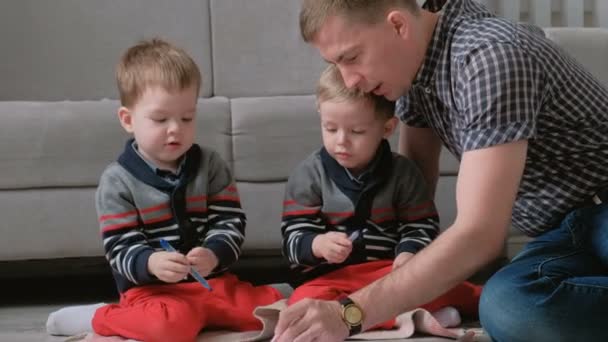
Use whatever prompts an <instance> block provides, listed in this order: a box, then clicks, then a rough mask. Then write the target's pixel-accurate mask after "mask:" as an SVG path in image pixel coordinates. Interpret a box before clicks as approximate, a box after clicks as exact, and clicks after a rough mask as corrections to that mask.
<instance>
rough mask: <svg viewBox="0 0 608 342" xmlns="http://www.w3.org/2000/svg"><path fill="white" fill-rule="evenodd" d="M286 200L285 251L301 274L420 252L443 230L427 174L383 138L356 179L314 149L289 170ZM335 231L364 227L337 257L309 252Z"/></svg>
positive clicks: (349, 231) (307, 275)
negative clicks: (332, 261) (331, 260)
mask: <svg viewBox="0 0 608 342" xmlns="http://www.w3.org/2000/svg"><path fill="white" fill-rule="evenodd" d="M283 206H284V208H283V222H282V224H281V232H282V234H283V254H284V255H285V256H286V257H287V259H288V260H289V262H290V263H291V264H292V268H293V269H294V271H295V272H297V273H299V274H300V276H301V278H302V279H301V280H305V279H311V278H314V277H316V276H319V275H322V274H325V273H327V272H331V271H333V270H335V269H337V268H341V267H343V266H345V265H351V264H357V263H362V262H366V261H370V260H379V259H390V260H393V259H394V258H395V257H396V256H397V255H398V254H399V253H401V252H410V253H416V252H417V251H419V250H420V249H422V248H424V247H425V246H427V245H428V244H429V243H431V241H432V240H433V239H434V238H435V237H436V236H437V234H438V233H439V223H438V221H439V218H438V215H437V211H436V209H435V205H434V203H433V202H432V201H431V200H430V198H429V195H428V191H427V189H426V186H425V183H424V179H423V178H422V174H421V173H420V171H419V170H418V169H417V167H416V166H415V164H414V163H413V162H412V161H410V160H408V159H406V158H405V157H403V156H401V155H399V154H397V153H393V152H391V150H390V146H389V144H388V142H387V141H386V140H385V141H383V142H382V143H381V144H380V146H379V147H378V152H377V153H376V156H375V157H374V159H373V160H372V161H371V162H370V165H369V166H368V167H367V169H366V170H365V171H364V172H363V173H362V174H361V175H360V176H359V179H358V180H353V179H352V178H351V175H350V174H349V172H348V170H346V169H345V168H344V167H342V166H341V165H340V164H338V162H337V161H336V160H335V159H333V158H332V157H331V156H330V155H329V153H327V151H325V149H324V148H322V149H320V150H318V151H317V152H315V153H313V154H312V155H311V156H309V158H307V159H306V160H304V161H303V162H302V163H301V164H300V165H299V166H298V167H297V168H296V169H295V170H294V171H293V172H292V174H291V176H290V177H289V180H288V182H287V187H286V190H285V201H284V204H283ZM330 231H337V232H343V233H346V234H349V235H350V234H353V233H354V232H358V234H359V237H358V238H356V239H354V241H353V250H352V252H351V254H350V256H349V257H348V258H347V259H346V260H345V261H344V262H342V263H340V264H328V263H327V262H326V260H324V259H322V258H318V257H316V256H315V255H313V252H312V242H313V240H314V239H315V238H316V237H317V236H318V235H320V234H325V233H327V232H330Z"/></svg>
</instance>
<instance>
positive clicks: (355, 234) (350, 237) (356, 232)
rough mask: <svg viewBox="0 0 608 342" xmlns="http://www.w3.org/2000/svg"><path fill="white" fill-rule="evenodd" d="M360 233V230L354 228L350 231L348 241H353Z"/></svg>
mask: <svg viewBox="0 0 608 342" xmlns="http://www.w3.org/2000/svg"><path fill="white" fill-rule="evenodd" d="M360 235H361V230H360V229H359V230H355V231H354V232H352V233H351V234H350V235H349V236H348V239H349V240H350V241H355V240H357V239H358V238H359V236H360Z"/></svg>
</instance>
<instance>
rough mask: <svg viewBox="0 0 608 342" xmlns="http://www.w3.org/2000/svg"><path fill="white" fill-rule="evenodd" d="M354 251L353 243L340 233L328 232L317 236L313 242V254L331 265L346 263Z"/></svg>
mask: <svg viewBox="0 0 608 342" xmlns="http://www.w3.org/2000/svg"><path fill="white" fill-rule="evenodd" d="M352 250H353V243H352V241H350V240H349V239H348V236H347V235H346V234H344V233H339V232H328V233H325V234H321V235H317V236H316V237H315V238H314V240H312V253H313V254H314V255H315V256H316V257H317V258H323V259H325V260H327V262H329V263H330V264H339V263H342V262H344V260H346V258H348V256H349V255H350V253H351V252H352Z"/></svg>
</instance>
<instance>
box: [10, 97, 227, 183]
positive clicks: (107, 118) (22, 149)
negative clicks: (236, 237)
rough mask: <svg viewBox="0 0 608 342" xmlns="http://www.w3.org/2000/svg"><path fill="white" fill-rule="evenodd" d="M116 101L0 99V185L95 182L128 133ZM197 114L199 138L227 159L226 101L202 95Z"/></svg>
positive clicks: (116, 155) (112, 158) (118, 151)
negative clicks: (203, 97)
mask: <svg viewBox="0 0 608 342" xmlns="http://www.w3.org/2000/svg"><path fill="white" fill-rule="evenodd" d="M118 106H119V104H118V101H114V100H102V101H82V102H0V113H2V120H3V121H2V125H0V189H28V188H36V187H44V188H52V187H65V186H96V185H97V181H98V179H99V176H100V175H101V172H102V171H103V169H104V168H105V167H106V166H107V165H108V164H109V163H110V162H111V161H113V160H116V158H117V157H118V154H119V153H120V152H121V151H122V148H123V146H124V143H125V141H126V139H127V137H128V135H127V134H126V133H125V132H124V130H123V129H122V127H120V123H119V121H118V118H117V116H116V110H117V108H118ZM198 115H199V118H200V119H199V120H198V122H197V123H198V128H199V131H198V137H197V141H198V142H201V143H204V144H205V145H207V146H209V147H211V148H214V149H216V150H217V151H218V152H219V153H220V155H221V156H222V157H223V158H224V159H226V160H228V161H230V160H231V159H232V153H231V152H232V146H231V138H230V113H229V104H228V100H227V99H226V98H212V99H204V100H201V101H200V102H199V106H198Z"/></svg>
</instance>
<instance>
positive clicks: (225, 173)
mask: <svg viewBox="0 0 608 342" xmlns="http://www.w3.org/2000/svg"><path fill="white" fill-rule="evenodd" d="M208 172H209V193H208V194H207V195H208V197H207V201H208V203H207V205H208V210H209V220H208V222H207V224H208V230H207V233H206V234H205V238H204V243H203V246H204V247H206V248H209V249H210V250H212V251H213V253H214V254H215V255H216V256H217V259H218V266H217V268H216V270H215V271H222V270H225V269H227V268H228V266H230V265H232V264H233V263H234V262H235V261H237V260H238V258H239V256H240V255H241V246H242V245H243V242H244V240H245V225H246V217H245V212H244V211H243V209H242V208H241V199H240V197H239V193H238V189H237V187H236V184H235V181H234V178H233V176H232V173H231V172H230V168H229V167H228V164H227V163H226V162H225V161H224V160H223V159H222V158H221V157H220V156H219V154H217V152H215V151H213V152H212V154H211V157H210V161H209V170H208Z"/></svg>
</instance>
